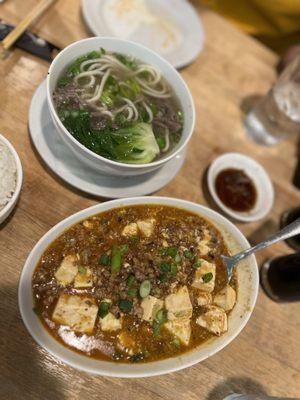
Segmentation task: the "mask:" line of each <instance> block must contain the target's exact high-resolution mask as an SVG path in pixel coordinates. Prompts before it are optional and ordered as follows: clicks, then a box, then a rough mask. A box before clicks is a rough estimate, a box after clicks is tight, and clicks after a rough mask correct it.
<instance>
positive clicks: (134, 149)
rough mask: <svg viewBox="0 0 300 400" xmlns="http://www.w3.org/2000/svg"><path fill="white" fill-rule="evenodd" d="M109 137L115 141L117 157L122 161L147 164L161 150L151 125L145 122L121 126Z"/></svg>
mask: <svg viewBox="0 0 300 400" xmlns="http://www.w3.org/2000/svg"><path fill="white" fill-rule="evenodd" d="M103 135H105V134H101V136H103ZM109 137H110V138H111V140H112V141H113V147H114V151H113V153H114V155H115V159H116V160H117V161H120V162H124V163H128V164H146V163H149V162H151V161H152V160H153V159H154V158H155V157H156V156H157V155H158V154H159V152H160V150H159V147H158V145H157V143H156V140H155V136H154V134H153V131H152V127H151V125H149V124H145V123H143V122H140V123H137V124H135V125H132V126H129V127H126V128H121V129H119V130H117V131H115V132H112V133H110V134H109Z"/></svg>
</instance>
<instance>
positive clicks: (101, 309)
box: [98, 301, 110, 318]
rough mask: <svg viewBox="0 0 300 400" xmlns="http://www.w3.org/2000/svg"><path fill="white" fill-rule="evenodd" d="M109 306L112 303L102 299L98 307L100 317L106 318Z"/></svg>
mask: <svg viewBox="0 0 300 400" xmlns="http://www.w3.org/2000/svg"><path fill="white" fill-rule="evenodd" d="M109 307H110V303H108V302H106V301H102V302H101V303H100V306H99V309H98V315H99V317H100V318H104V317H105V316H106V315H107V314H108V311H109Z"/></svg>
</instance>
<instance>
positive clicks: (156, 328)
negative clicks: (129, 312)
mask: <svg viewBox="0 0 300 400" xmlns="http://www.w3.org/2000/svg"><path fill="white" fill-rule="evenodd" d="M152 333H153V336H158V335H159V334H160V323H159V322H157V321H153V322H152Z"/></svg>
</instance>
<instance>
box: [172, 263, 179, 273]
mask: <svg viewBox="0 0 300 400" xmlns="http://www.w3.org/2000/svg"><path fill="white" fill-rule="evenodd" d="M170 272H171V274H172V275H173V276H175V275H177V272H178V267H177V265H176V264H175V263H172V264H171V271H170Z"/></svg>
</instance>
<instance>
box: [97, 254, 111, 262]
mask: <svg viewBox="0 0 300 400" xmlns="http://www.w3.org/2000/svg"><path fill="white" fill-rule="evenodd" d="M109 263H110V257H109V256H108V255H107V254H102V255H101V256H100V258H99V264H102V265H109Z"/></svg>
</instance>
